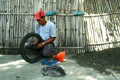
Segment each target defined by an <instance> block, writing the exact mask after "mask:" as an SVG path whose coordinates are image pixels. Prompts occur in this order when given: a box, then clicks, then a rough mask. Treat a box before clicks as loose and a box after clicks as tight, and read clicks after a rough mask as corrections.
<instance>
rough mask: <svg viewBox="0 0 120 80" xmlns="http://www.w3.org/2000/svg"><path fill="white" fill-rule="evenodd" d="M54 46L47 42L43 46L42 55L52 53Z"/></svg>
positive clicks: (46, 55)
mask: <svg viewBox="0 0 120 80" xmlns="http://www.w3.org/2000/svg"><path fill="white" fill-rule="evenodd" d="M54 51H55V46H54V43H51V44H47V45H45V46H44V48H43V51H42V55H43V56H45V57H51V56H52V55H53V54H54Z"/></svg>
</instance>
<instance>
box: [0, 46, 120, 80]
mask: <svg viewBox="0 0 120 80" xmlns="http://www.w3.org/2000/svg"><path fill="white" fill-rule="evenodd" d="M44 66H45V65H42V64H41V63H40V61H39V62H36V63H34V64H30V63H27V62H25V61H24V60H23V59H22V57H21V56H20V55H0V80H120V48H114V49H106V50H104V51H100V52H92V53H86V54H78V55H76V54H68V53H67V56H66V58H65V61H64V62H62V63H60V64H59V66H61V67H62V68H63V69H64V70H65V72H66V74H67V75H66V76H64V77H50V76H43V75H42V74H41V68H42V67H44Z"/></svg>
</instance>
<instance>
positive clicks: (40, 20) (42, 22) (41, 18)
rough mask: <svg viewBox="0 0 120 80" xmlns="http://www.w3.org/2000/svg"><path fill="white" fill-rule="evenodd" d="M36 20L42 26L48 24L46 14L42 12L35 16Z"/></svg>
mask: <svg viewBox="0 0 120 80" xmlns="http://www.w3.org/2000/svg"><path fill="white" fill-rule="evenodd" d="M34 20H36V21H37V22H38V23H39V24H40V25H45V24H46V19H45V12H44V11H42V10H40V11H37V12H36V13H35V15H34Z"/></svg>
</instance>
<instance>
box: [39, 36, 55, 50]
mask: <svg viewBox="0 0 120 80" xmlns="http://www.w3.org/2000/svg"><path fill="white" fill-rule="evenodd" d="M55 39H56V37H51V38H49V39H47V40H45V41H44V42H42V43H39V44H38V46H37V47H38V48H42V47H43V46H44V45H46V44H49V43H53V42H54V41H55Z"/></svg>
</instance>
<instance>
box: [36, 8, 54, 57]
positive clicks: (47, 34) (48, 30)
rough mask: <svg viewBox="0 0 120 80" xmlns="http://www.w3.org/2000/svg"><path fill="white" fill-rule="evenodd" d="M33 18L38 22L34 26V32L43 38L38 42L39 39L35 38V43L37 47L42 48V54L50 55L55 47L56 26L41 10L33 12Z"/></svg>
mask: <svg viewBox="0 0 120 80" xmlns="http://www.w3.org/2000/svg"><path fill="white" fill-rule="evenodd" d="M34 20H36V21H37V22H38V24H37V25H36V27H35V33H37V34H39V35H40V36H41V37H42V39H43V40H44V41H43V42H40V43H38V42H39V41H38V40H36V41H35V44H38V45H37V47H38V48H43V51H42V55H43V56H45V57H52V56H53V54H54V48H55V39H56V27H55V25H54V24H53V23H52V22H51V21H47V20H46V18H45V12H44V11H42V10H40V11H37V12H36V13H35V15H34Z"/></svg>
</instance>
